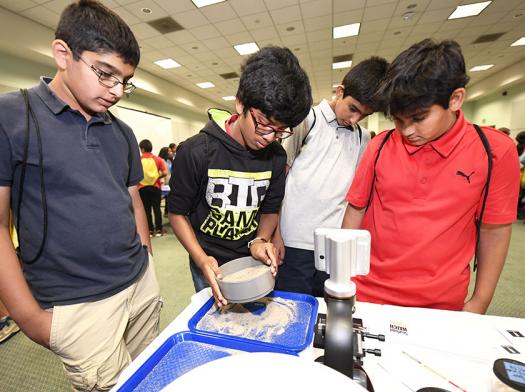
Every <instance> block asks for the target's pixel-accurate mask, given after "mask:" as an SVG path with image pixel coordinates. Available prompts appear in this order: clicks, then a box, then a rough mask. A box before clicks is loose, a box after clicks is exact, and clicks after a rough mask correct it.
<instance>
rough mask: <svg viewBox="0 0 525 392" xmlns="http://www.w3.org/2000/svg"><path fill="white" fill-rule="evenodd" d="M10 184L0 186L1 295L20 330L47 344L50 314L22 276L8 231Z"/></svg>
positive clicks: (46, 345) (0, 297)
mask: <svg viewBox="0 0 525 392" xmlns="http://www.w3.org/2000/svg"><path fill="white" fill-rule="evenodd" d="M10 198H11V188H10V187H0V271H1V273H0V299H1V300H2V302H3V303H4V305H5V306H6V308H7V309H8V311H9V313H10V315H11V317H12V318H13V319H14V320H15V321H16V322H17V324H18V325H19V326H20V328H21V329H22V331H24V333H25V334H26V335H27V336H28V337H29V338H30V339H32V340H34V341H35V342H36V343H38V344H41V345H42V346H44V347H49V336H50V332H51V319H52V314H51V313H49V312H46V311H45V310H43V309H42V308H41V307H40V305H39V304H38V302H37V301H36V300H35V298H34V297H33V294H32V293H31V290H30V289H29V286H28V284H27V282H26V280H25V278H24V275H23V273H22V268H21V267H20V262H19V261H18V257H17V256H16V253H15V249H14V247H13V242H12V241H11V234H10V232H9V202H10Z"/></svg>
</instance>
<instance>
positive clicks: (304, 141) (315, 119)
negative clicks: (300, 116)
mask: <svg viewBox="0 0 525 392" xmlns="http://www.w3.org/2000/svg"><path fill="white" fill-rule="evenodd" d="M311 110H312V113H313V114H314V121H312V125H310V128H309V129H308V132H306V135H305V136H304V138H303V141H302V142H301V147H300V148H299V151H298V152H297V154H296V155H295V157H296V158H297V155H299V153H300V152H301V149H302V148H303V146H304V145H305V144H306V138H307V137H308V135H309V134H310V132H311V131H312V129H313V128H314V127H315V122H316V121H317V115H316V114H315V109H314V108H312V109H311Z"/></svg>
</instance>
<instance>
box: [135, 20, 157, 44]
mask: <svg viewBox="0 0 525 392" xmlns="http://www.w3.org/2000/svg"><path fill="white" fill-rule="evenodd" d="M131 31H133V34H135V37H136V38H137V39H138V40H141V39H147V38H151V37H155V36H158V35H161V34H160V33H159V32H158V31H157V30H155V29H154V28H153V27H151V26H150V25H149V24H147V23H145V22H140V23H138V24H136V25H133V26H131Z"/></svg>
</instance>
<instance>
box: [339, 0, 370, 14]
mask: <svg viewBox="0 0 525 392" xmlns="http://www.w3.org/2000/svg"><path fill="white" fill-rule="evenodd" d="M365 4H366V0H352V1H348V0H334V15H337V14H338V13H340V12H345V11H350V10H364V9H365Z"/></svg>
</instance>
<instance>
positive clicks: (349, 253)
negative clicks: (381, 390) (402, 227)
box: [314, 228, 385, 391]
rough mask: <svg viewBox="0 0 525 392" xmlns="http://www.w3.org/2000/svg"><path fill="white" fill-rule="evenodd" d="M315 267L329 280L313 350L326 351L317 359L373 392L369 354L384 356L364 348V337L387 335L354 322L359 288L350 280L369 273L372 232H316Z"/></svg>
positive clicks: (382, 337)
mask: <svg viewBox="0 0 525 392" xmlns="http://www.w3.org/2000/svg"><path fill="white" fill-rule="evenodd" d="M314 235H315V237H314V246H315V268H316V269H317V270H319V271H326V273H327V274H330V278H329V279H328V280H326V281H325V284H324V298H325V301H326V309H327V311H326V315H324V314H321V313H320V314H319V315H318V316H317V323H316V325H315V336H314V347H316V348H323V349H324V356H322V357H320V358H318V359H317V361H318V362H322V363H324V364H325V365H326V366H329V367H331V368H333V369H335V370H337V371H339V372H341V373H343V374H345V375H346V376H348V377H350V378H352V379H353V380H354V381H355V382H357V383H359V384H360V385H362V386H363V387H364V388H366V389H368V390H369V391H373V390H374V389H373V387H372V384H371V382H370V380H369V378H368V376H367V375H366V373H365V371H364V370H363V368H362V365H363V361H362V358H363V357H364V356H365V355H366V353H369V354H373V355H376V356H380V355H381V350H379V349H366V348H364V347H363V341H364V339H365V338H372V339H377V340H379V341H384V340H385V336H384V335H372V334H370V333H368V332H366V331H365V330H364V328H363V324H362V321H361V320H358V319H355V320H353V318H352V314H353V312H354V309H355V308H354V305H355V295H356V285H355V283H354V282H352V281H351V280H350V278H351V277H353V276H357V275H367V274H368V272H369V271H370V233H369V232H368V231H366V230H346V229H326V228H319V229H316V230H315V234H314Z"/></svg>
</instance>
